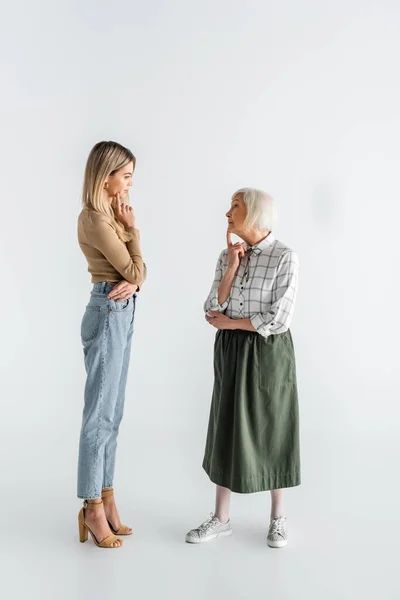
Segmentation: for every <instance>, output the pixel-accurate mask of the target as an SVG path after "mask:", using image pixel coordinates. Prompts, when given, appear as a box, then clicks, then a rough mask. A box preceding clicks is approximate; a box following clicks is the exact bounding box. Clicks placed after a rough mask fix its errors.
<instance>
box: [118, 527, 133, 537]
mask: <svg viewBox="0 0 400 600" xmlns="http://www.w3.org/2000/svg"><path fill="white" fill-rule="evenodd" d="M129 530H130V527H127V526H126V525H121V527H120V528H119V529H118V531H116V532H115V533H116V535H128V534H129V535H130V534H131V533H132V532H131V531H129Z"/></svg>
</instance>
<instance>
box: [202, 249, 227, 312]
mask: <svg viewBox="0 0 400 600" xmlns="http://www.w3.org/2000/svg"><path fill="white" fill-rule="evenodd" d="M224 257H225V250H223V251H222V252H221V254H220V256H219V258H218V261H217V266H216V267H215V275H214V281H213V284H212V286H211V291H210V293H209V294H208V296H207V300H206V301H205V303H204V307H203V308H204V312H205V313H207V312H208V311H209V310H215V311H216V312H220V313H222V312H224V311H225V310H226V309H227V308H228V304H229V298H230V295H229V297H228V298H227V299H226V300H225V302H224V303H223V304H219V302H218V288H219V285H220V283H221V281H222V277H223V275H224V271H223V266H224Z"/></svg>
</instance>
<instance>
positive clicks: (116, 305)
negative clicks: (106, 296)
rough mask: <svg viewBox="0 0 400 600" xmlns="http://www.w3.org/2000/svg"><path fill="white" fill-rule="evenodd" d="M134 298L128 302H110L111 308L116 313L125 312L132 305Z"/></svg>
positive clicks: (127, 300) (128, 299)
mask: <svg viewBox="0 0 400 600" xmlns="http://www.w3.org/2000/svg"><path fill="white" fill-rule="evenodd" d="M132 302H133V298H132V296H130V297H129V298H127V299H126V300H120V301H118V300H109V303H110V308H111V309H112V310H114V311H116V312H123V311H125V310H127V309H128V308H129V306H130V305H131V304H132Z"/></svg>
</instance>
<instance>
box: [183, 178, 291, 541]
mask: <svg viewBox="0 0 400 600" xmlns="http://www.w3.org/2000/svg"><path fill="white" fill-rule="evenodd" d="M226 216H227V218H228V231H227V248H226V249H224V250H223V251H222V253H221V255H220V257H219V259H218V262H217V268H216V273H215V279H214V283H213V285H212V288H211V291H210V293H209V295H208V298H207V300H206V302H205V305H204V310H205V312H206V319H207V321H208V322H209V323H210V325H212V326H213V327H215V328H216V329H217V330H218V331H217V334H216V339H215V347H214V390H213V397H212V403H211V411H210V419H209V425H208V433H207V441H206V448H205V455H204V461H203V468H204V470H205V471H206V473H207V474H208V476H209V477H210V479H211V481H213V482H214V483H215V484H216V485H217V489H216V506H215V513H214V514H213V513H211V518H210V519H207V520H206V521H205V522H204V523H202V525H200V526H199V527H197V528H196V529H192V530H191V531H189V533H188V534H187V535H186V541H187V542H191V543H201V542H206V541H209V540H211V539H213V538H217V537H220V536H227V535H231V534H232V528H231V522H230V519H229V505H230V497H231V492H239V493H252V492H261V491H266V490H270V492H271V500H272V502H271V514H270V524H269V531H268V536H267V542H268V545H269V546H271V547H275V548H277V547H282V546H285V545H286V544H287V517H286V516H285V514H284V508H283V488H288V487H293V486H297V485H299V484H300V451H299V416H298V412H299V411H298V400H297V383H296V367H295V355H294V349H293V342H292V336H291V333H290V330H289V326H290V323H291V321H292V316H293V309H294V303H295V298H296V291H297V276H298V258H297V256H296V254H295V253H294V252H293V251H292V250H291V249H290V248H288V247H287V246H286V245H285V244H283V243H282V242H280V241H278V240H277V239H276V238H275V237H274V235H273V233H272V230H273V229H274V223H275V219H276V211H275V206H274V202H273V200H272V198H271V197H270V196H269V195H268V194H266V193H265V192H262V191H259V190H255V189H251V188H244V189H241V190H239V191H238V192H236V193H235V194H234V195H233V196H232V203H231V207H230V209H229V211H228V212H227V214H226ZM232 233H234V234H235V235H237V236H238V237H239V238H241V239H242V240H243V242H238V243H236V244H233V243H232V241H231V234H232Z"/></svg>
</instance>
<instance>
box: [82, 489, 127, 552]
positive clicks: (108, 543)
mask: <svg viewBox="0 0 400 600" xmlns="http://www.w3.org/2000/svg"><path fill="white" fill-rule="evenodd" d="M100 506H103V501H101V502H90V503H89V502H87V501H86V500H85V501H84V502H83V508H81V510H80V511H79V515H78V526H79V541H80V542H82V543H83V542H87V539H88V533H89V532H90V535H91V536H92V540H93V541H94V543H95V544H96V546H98V547H99V548H120V547H121V546H122V544H120V545H119V546H113V543H114V542H116V541H120V542H122V540H118V538H117V536H116V535H115V534H111V535H108V536H107V537H106V538H104V540H103V541H101V542H98V541H97V539H96V536H95V535H94V533H93V531H92V530H91V529H90V527H89V525H87V524H86V523H85V510H96V509H97V508H99V507H100Z"/></svg>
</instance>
